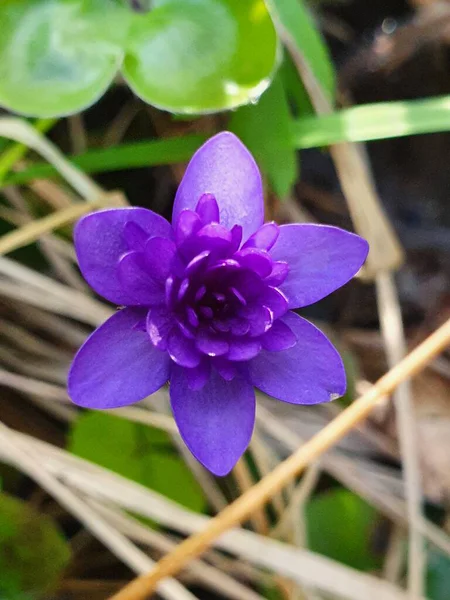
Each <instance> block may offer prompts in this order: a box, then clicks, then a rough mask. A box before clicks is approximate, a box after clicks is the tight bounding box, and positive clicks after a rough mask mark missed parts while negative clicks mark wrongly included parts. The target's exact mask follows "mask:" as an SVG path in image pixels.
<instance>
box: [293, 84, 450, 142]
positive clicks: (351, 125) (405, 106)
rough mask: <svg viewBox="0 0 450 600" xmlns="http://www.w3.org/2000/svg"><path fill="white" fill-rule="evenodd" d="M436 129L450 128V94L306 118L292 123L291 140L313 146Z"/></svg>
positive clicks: (400, 135)
mask: <svg viewBox="0 0 450 600" xmlns="http://www.w3.org/2000/svg"><path fill="white" fill-rule="evenodd" d="M436 131H450V96H437V97H435V98H427V99H426V100H402V101H399V102H378V103H374V104H365V105H363V106H355V107H354V108H348V109H346V110H340V111H337V112H335V113H333V114H330V115H327V116H323V117H306V118H305V119H299V120H298V121H296V122H295V123H294V124H293V140H294V144H295V145H296V146H297V147H299V146H301V147H302V148H314V147H317V146H326V145H329V144H336V143H339V142H343V141H347V142H366V141H370V140H383V139H388V138H395V137H403V136H405V135H415V134H418V133H433V132H436Z"/></svg>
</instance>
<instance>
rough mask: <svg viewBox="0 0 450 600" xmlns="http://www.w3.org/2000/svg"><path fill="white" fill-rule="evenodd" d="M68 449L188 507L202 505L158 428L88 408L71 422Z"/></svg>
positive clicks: (189, 477) (195, 485)
mask: <svg viewBox="0 0 450 600" xmlns="http://www.w3.org/2000/svg"><path fill="white" fill-rule="evenodd" d="M69 450H70V451H71V452H73V453H74V454H76V455H77V456H80V457H81V458H85V459H86V460H90V461H92V462H94V463H96V464H98V465H100V466H102V467H105V468H107V469H111V471H115V472H116V473H119V474H120V475H123V476H124V477H128V479H131V480H132V481H136V482H137V483H140V484H142V485H145V486H146V487H148V488H150V489H152V490H155V491H157V492H159V493H160V494H163V495H164V496H166V497H167V498H170V499H171V500H175V501H176V502H179V503H180V504H182V505H183V506H186V507H187V508H190V509H191V510H194V511H197V512H203V511H204V509H205V499H204V496H203V492H202V490H201V488H200V486H199V485H198V483H197V481H196V480H195V479H194V477H193V475H192V473H191V471H190V470H189V468H188V467H187V466H186V465H185V464H184V462H183V460H182V459H181V458H180V457H179V456H178V454H177V452H176V450H175V449H174V447H173V445H172V442H171V440H170V438H169V436H168V435H167V434H166V433H165V432H164V431H161V430H160V429H155V428H153V427H148V426H146V425H142V424H140V423H133V422H131V421H128V420H126V419H121V418H118V417H115V416H112V415H109V414H106V413H100V412H87V413H84V414H83V415H81V416H79V417H78V419H77V420H76V422H75V424H74V425H73V426H72V429H71V432H70V437H69Z"/></svg>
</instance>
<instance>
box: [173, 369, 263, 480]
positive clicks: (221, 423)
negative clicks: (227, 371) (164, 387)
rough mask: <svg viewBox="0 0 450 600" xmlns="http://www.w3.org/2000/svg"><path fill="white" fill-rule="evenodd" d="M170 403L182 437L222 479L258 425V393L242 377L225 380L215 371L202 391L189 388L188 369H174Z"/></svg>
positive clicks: (241, 452) (207, 466)
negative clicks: (256, 396)
mask: <svg viewBox="0 0 450 600" xmlns="http://www.w3.org/2000/svg"><path fill="white" fill-rule="evenodd" d="M170 400H171V404H172V410H173V415H174V417H175V421H176V423H177V425H178V427H179V429H180V434H181V437H182V438H183V440H184V441H185V443H186V445H187V446H188V448H189V450H190V451H191V452H192V454H193V455H194V456H195V458H196V459H197V460H198V461H200V462H201V463H202V464H203V465H204V466H205V467H206V468H207V469H209V470H210V471H212V472H213V473H214V474H215V475H218V476H223V475H226V474H227V473H229V472H230V471H231V469H232V468H233V467H234V465H235V464H236V463H237V461H238V460H239V458H240V457H241V456H242V454H243V453H244V452H245V449H246V448H247V446H248V444H249V442H250V438H251V435H252V432H253V426H254V422H255V394H254V391H253V389H252V387H251V385H249V384H248V383H247V382H246V381H244V380H242V379H241V378H239V377H236V378H235V379H233V381H224V380H223V379H222V378H221V376H220V375H219V374H218V373H216V372H215V371H214V370H212V371H211V375H210V378H209V381H208V382H207V383H206V385H205V386H204V387H203V388H202V389H201V390H200V391H196V392H193V391H191V390H190V389H189V385H188V379H187V375H186V370H185V369H182V368H180V367H176V366H174V368H173V370H172V376H171V381H170Z"/></svg>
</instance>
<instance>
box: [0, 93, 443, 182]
mask: <svg viewBox="0 0 450 600" xmlns="http://www.w3.org/2000/svg"><path fill="white" fill-rule="evenodd" d="M291 130H292V131H291V136H292V144H293V146H294V147H295V148H297V149H306V148H316V147H322V146H327V145H329V144H338V143H340V142H346V141H352V142H368V141H371V140H380V139H388V138H395V137H402V136H406V135H417V134H422V133H433V132H437V131H450V96H440V97H436V98H430V99H427V100H409V101H400V102H381V103H378V104H366V105H364V106H357V107H355V108H349V109H346V110H341V111H339V112H336V113H334V114H333V115H329V116H324V117H305V118H303V119H298V120H296V121H293V122H291ZM0 139H1V138H0ZM205 139H206V136H204V135H186V136H180V137H174V138H167V139H157V140H147V141H143V142H137V143H131V144H122V145H120V146H116V147H115V148H105V149H97V150H89V151H88V152H86V153H84V154H81V155H78V156H74V157H72V158H71V160H72V162H73V163H74V164H76V165H77V166H79V167H81V168H82V169H84V170H85V171H86V172H88V173H100V172H104V171H113V170H120V169H127V168H131V167H145V166H154V165H166V164H173V163H177V162H185V161H187V160H189V159H190V158H191V156H192V154H193V153H194V152H195V150H196V149H197V148H198V147H199V146H200V145H201V144H202V143H203V142H204V141H205ZM54 175H56V172H55V170H54V169H53V168H52V167H51V166H50V165H47V164H43V163H37V164H35V165H33V166H31V167H29V168H27V169H25V170H24V171H21V172H17V173H10V174H9V175H8V176H7V177H6V181H5V184H6V183H8V184H13V183H14V184H19V183H27V182H28V181H30V180H32V179H36V178H39V177H41V178H45V177H52V176H54Z"/></svg>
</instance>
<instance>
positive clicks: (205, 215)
mask: <svg viewBox="0 0 450 600" xmlns="http://www.w3.org/2000/svg"><path fill="white" fill-rule="evenodd" d="M195 212H196V213H197V214H198V216H199V217H200V219H201V221H202V223H203V225H208V223H218V222H219V205H218V204H217V200H216V199H215V198H214V196H213V195H212V194H203V196H202V197H201V198H200V200H199V201H198V204H197V206H196V207H195Z"/></svg>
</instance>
